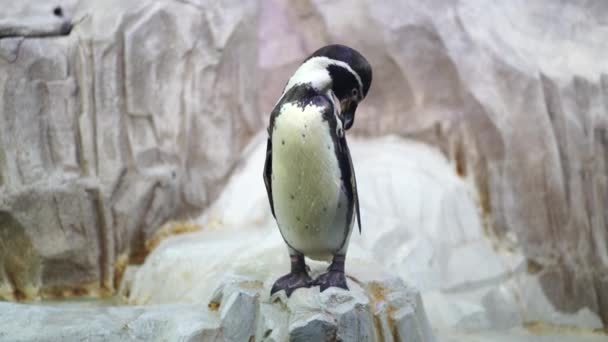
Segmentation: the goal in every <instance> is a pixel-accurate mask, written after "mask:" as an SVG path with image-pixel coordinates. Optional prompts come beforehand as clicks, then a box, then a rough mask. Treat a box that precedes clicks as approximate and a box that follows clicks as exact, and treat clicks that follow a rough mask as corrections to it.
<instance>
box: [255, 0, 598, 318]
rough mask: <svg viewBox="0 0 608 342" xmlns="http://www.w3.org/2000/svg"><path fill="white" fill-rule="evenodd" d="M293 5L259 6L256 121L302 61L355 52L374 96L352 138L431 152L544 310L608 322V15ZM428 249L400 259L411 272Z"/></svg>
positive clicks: (510, 8)
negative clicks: (450, 171) (392, 139)
mask: <svg viewBox="0 0 608 342" xmlns="http://www.w3.org/2000/svg"><path fill="white" fill-rule="evenodd" d="M296 3H297V4H294V2H293V1H288V0H268V1H264V2H262V5H261V6H262V7H261V8H262V18H263V20H260V21H259V23H260V33H259V35H260V38H259V41H260V52H259V56H260V58H259V66H260V69H261V78H262V80H263V81H264V83H263V84H264V89H263V90H260V92H259V94H260V95H259V98H260V106H261V111H262V112H269V111H270V109H271V108H272V106H273V104H274V101H275V98H274V95H273V94H276V93H279V92H280V90H281V88H282V87H283V86H284V80H285V79H286V78H287V77H288V75H289V74H290V73H291V72H293V70H294V69H295V67H296V66H297V64H299V63H300V61H301V59H302V56H306V55H308V54H309V53H311V52H312V51H314V50H315V49H316V48H317V47H318V46H320V45H323V44H326V43H332V42H340V43H345V44H348V45H351V46H353V47H355V48H357V49H359V50H360V51H361V52H362V53H363V54H364V55H365V56H366V57H367V58H368V59H369V60H370V62H371V64H372V67H373V71H374V82H373V84H372V88H371V90H370V95H369V97H368V98H367V99H366V100H365V102H363V103H362V104H361V105H360V106H359V110H358V111H357V119H356V122H355V125H354V126H353V127H354V128H353V131H354V132H356V133H360V134H365V135H372V136H376V135H379V134H385V133H397V134H400V135H402V136H407V137H412V138H415V139H419V140H423V141H426V142H429V143H431V144H433V145H435V146H437V147H439V148H440V149H441V150H442V152H443V154H444V155H446V156H448V158H449V160H450V161H451V163H452V164H453V165H454V168H455V169H456V170H457V172H458V173H459V174H461V175H462V176H463V177H464V178H466V179H467V181H469V182H471V183H472V184H474V189H475V190H474V191H473V192H474V196H475V198H476V202H477V203H478V206H479V207H480V208H481V210H482V211H481V213H482V216H481V217H482V222H483V225H484V231H485V232H486V233H487V234H488V235H489V236H492V237H493V240H494V241H493V244H494V245H495V246H496V247H497V248H499V249H504V250H511V249H513V248H516V249H520V250H522V251H523V253H524V259H526V261H527V260H529V261H530V262H531V263H532V264H533V265H537V266H539V267H538V268H539V270H538V274H537V277H538V280H539V281H540V285H541V289H542V292H543V294H544V296H545V297H546V298H547V299H548V300H549V302H550V303H551V305H552V306H553V307H554V308H555V309H557V310H559V311H560V312H562V313H564V314H573V313H574V314H576V312H578V311H580V310H584V309H585V308H588V309H589V310H591V311H593V312H595V313H597V314H599V315H600V316H601V317H603V321H604V322H605V323H606V322H608V247H607V246H608V230H607V229H606V227H607V226H608V216H607V214H606V213H607V212H608V211H606V210H605V208H606V202H607V199H608V182H606V174H607V165H608V157H607V156H608V133H607V132H608V107H607V105H606V103H608V63H606V62H605V61H606V60H607V59H608V43H607V42H608V39H606V37H608V26H606V22H605V18H606V17H608V2H606V1H602V0H596V1H569V0H538V1H526V0H513V1H501V2H496V1H489V0H437V1H417V0H388V1H373V0H354V1H351V0H337V1H327V0H309V1H297V2H296ZM467 205H468V204H467ZM455 208H458V207H457V206H455V207H452V208H449V209H445V210H456V209H455ZM423 218H424V219H425V220H429V219H434V216H430V217H429V216H423ZM463 225H464V226H470V225H469V224H463ZM447 231H449V232H450V233H448V234H451V232H452V231H451V230H449V229H448V230H447ZM459 233H460V232H459ZM445 238H446V239H451V238H452V237H451V236H450V235H445ZM456 238H457V237H456ZM425 244H428V243H427V242H426V241H425V240H424V239H423V238H420V241H417V242H416V243H415V245H413V246H412V247H411V248H412V250H413V251H418V252H416V253H417V254H416V258H425V257H426V256H425V255H420V254H419V253H420V252H419V249H417V248H420V247H419V246H421V245H425ZM453 252H454V253H455V254H454V257H455V258H458V257H463V258H468V257H470V255H466V254H463V253H462V251H456V250H454V251H453ZM484 255H487V253H485V254H484ZM410 260H413V256H412V258H410ZM450 262H460V261H459V260H451V261H450ZM412 263H415V264H419V263H418V261H416V262H414V261H413V262H412ZM400 265H403V264H400ZM490 265H491V264H488V268H486V271H489V272H491V271H492V270H494V269H496V270H498V269H500V268H494V267H492V269H490V268H489V266H490ZM441 267H443V266H441ZM473 271H475V272H477V271H479V272H482V270H473ZM499 272H500V271H499ZM488 275H489V276H492V277H494V278H496V277H501V275H500V274H499V273H496V274H493V275H491V274H488ZM462 276H463V279H464V277H465V276H466V277H468V276H474V275H471V274H464V273H463V274H462ZM416 279H425V278H424V277H417V278H416ZM453 280H454V281H455V282H454V283H451V284H450V285H449V286H456V287H458V286H459V284H458V283H459V282H460V283H461V280H462V279H461V280H458V279H453ZM480 280H482V279H481V278H474V279H472V281H473V282H475V283H478V282H479V281H480ZM436 283H437V282H436Z"/></svg>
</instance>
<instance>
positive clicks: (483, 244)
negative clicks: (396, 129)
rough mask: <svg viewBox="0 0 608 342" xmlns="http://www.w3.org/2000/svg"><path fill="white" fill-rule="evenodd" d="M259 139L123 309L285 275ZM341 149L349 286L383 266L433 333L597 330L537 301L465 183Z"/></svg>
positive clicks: (419, 154) (405, 159)
mask: <svg viewBox="0 0 608 342" xmlns="http://www.w3.org/2000/svg"><path fill="white" fill-rule="evenodd" d="M264 139H265V136H264V135H263V133H262V134H261V135H260V136H258V137H257V138H256V139H255V140H254V141H253V142H252V144H251V145H250V147H248V148H247V149H246V153H245V157H244V158H243V160H242V161H240V162H239V164H238V165H237V169H236V173H235V175H234V176H233V177H232V178H231V179H230V181H229V182H228V184H227V186H226V188H225V191H224V192H223V193H222V195H221V196H220V197H219V198H218V200H217V201H216V202H215V203H214V204H213V205H212V206H211V208H210V209H209V210H208V211H206V213H205V214H204V215H203V216H202V217H201V218H200V219H199V223H200V224H201V225H203V226H204V227H207V228H206V229H203V231H202V232H199V233H196V234H193V235H189V236H182V237H175V238H172V239H171V240H168V241H166V242H165V243H164V244H162V245H161V246H160V247H159V249H158V250H157V251H155V252H154V253H152V254H151V255H150V256H149V258H148V259H147V261H146V263H145V264H144V265H143V266H142V267H141V268H140V269H139V270H138V271H137V273H136V274H135V278H134V282H133V287H132V288H131V296H130V301H131V303H133V304H146V303H149V304H154V303H167V302H173V301H179V302H182V301H183V302H193V301H194V302H202V303H204V302H205V300H207V298H211V293H212V291H213V289H215V288H216V287H218V286H220V285H221V284H222V282H223V281H224V280H223V277H230V276H231V275H234V274H236V275H239V276H244V277H248V279H254V280H257V281H261V282H262V283H263V287H264V288H265V289H268V288H270V286H271V284H272V281H273V280H274V279H276V278H277V277H278V276H280V275H282V274H283V273H286V272H287V270H288V260H287V253H286V251H285V247H284V244H283V242H282V241H281V237H280V234H279V233H278V230H277V229H276V227H275V223H274V221H273V219H272V215H271V214H270V211H269V207H268V202H267V198H266V193H265V189H264V185H263V183H261V182H260V181H259V179H260V177H261V176H260V170H262V168H261V167H262V164H263V161H264V152H265V141H264ZM350 145H351V151H352V153H353V160H354V163H355V168H356V172H357V180H358V188H359V193H360V194H361V208H362V221H363V233H362V235H359V234H357V233H355V234H353V237H352V240H351V247H350V249H349V254H348V256H347V263H346V265H347V266H346V268H347V272H350V273H351V275H353V276H354V277H355V278H356V277H357V275H356V273H357V272H358V270H359V269H360V268H363V269H365V270H366V272H369V268H370V267H378V266H377V265H382V267H380V268H379V269H378V270H379V271H381V270H384V271H389V272H390V273H391V274H393V275H396V276H399V277H401V278H402V279H405V280H406V281H407V282H408V283H409V284H412V285H414V286H415V287H417V288H419V289H420V290H421V292H422V298H423V300H424V302H425V306H426V307H427V311H428V314H429V320H430V322H431V323H432V325H433V327H434V328H436V329H439V330H441V331H461V332H472V331H486V330H494V331H496V330H503V331H507V330H509V329H511V328H514V327H520V326H522V324H524V323H526V322H535V321H544V322H548V323H552V324H565V325H576V326H580V327H588V328H591V329H594V328H600V327H602V322H601V320H600V319H599V317H598V316H597V315H596V314H594V313H592V311H590V310H589V309H581V310H579V311H577V312H575V313H572V314H566V313H560V312H559V311H558V310H557V309H556V308H555V307H554V306H553V304H552V303H551V302H550V301H548V300H547V298H546V297H545V296H544V295H542V294H543V293H542V291H541V289H540V285H539V279H538V276H536V275H530V274H528V273H527V272H526V265H525V262H524V260H525V259H524V257H523V256H522V252H521V251H517V250H514V251H512V252H507V251H505V250H502V249H498V250H497V249H495V248H494V247H493V244H492V242H491V241H490V240H489V239H488V238H487V237H486V236H485V235H484V233H483V228H482V223H481V220H480V219H479V217H480V213H479V212H478V209H477V208H476V206H475V204H474V195H473V194H472V193H471V191H470V190H469V189H470V187H469V186H468V185H467V183H466V182H465V181H464V180H463V179H461V178H459V177H458V176H457V175H456V174H455V172H454V171H453V169H452V167H451V165H450V164H449V163H448V162H447V160H446V159H445V158H444V157H443V156H442V155H441V153H440V152H439V151H438V150H435V149H433V148H431V147H429V146H427V145H424V144H421V143H417V142H413V141H409V140H403V139H398V138H395V137H386V138H382V139H373V140H367V139H365V140H362V139H351V143H350ZM202 260H204V262H201V261H202ZM313 264H314V263H313ZM374 265H375V266H374ZM380 273H381V272H380ZM370 279H373V277H370ZM401 313H402V314H403V315H404V317H407V312H401ZM318 324H321V323H318ZM321 325H322V326H325V325H323V324H321ZM281 336H282V335H281Z"/></svg>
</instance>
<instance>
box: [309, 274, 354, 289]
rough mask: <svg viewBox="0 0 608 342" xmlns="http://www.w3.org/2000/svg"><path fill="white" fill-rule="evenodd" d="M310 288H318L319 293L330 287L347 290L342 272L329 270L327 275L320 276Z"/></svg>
mask: <svg viewBox="0 0 608 342" xmlns="http://www.w3.org/2000/svg"><path fill="white" fill-rule="evenodd" d="M312 286H320V287H321V292H323V291H325V290H327V289H328V288H330V287H339V288H341V289H345V290H348V286H347V285H346V276H345V275H344V272H343V271H335V270H330V271H328V272H327V273H323V274H321V275H320V276H319V277H317V279H315V280H314V281H313V283H312Z"/></svg>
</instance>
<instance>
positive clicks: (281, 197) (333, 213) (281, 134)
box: [271, 103, 352, 259]
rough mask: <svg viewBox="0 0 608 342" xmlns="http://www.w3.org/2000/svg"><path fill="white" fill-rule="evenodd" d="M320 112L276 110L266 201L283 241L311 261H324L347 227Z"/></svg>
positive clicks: (335, 162) (313, 108)
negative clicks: (269, 199)
mask: <svg viewBox="0 0 608 342" xmlns="http://www.w3.org/2000/svg"><path fill="white" fill-rule="evenodd" d="M322 113H323V108H321V107H317V106H315V105H312V104H311V105H307V106H306V107H304V108H302V107H300V106H298V105H296V104H291V103H287V104H285V105H283V106H282V107H281V112H280V114H279V115H278V116H277V117H276V120H275V122H274V129H273V131H272V179H271V182H272V197H273V203H274V211H275V216H276V219H277V223H278V225H279V229H280V230H281V234H282V235H283V237H284V238H285V240H286V242H287V243H288V244H289V245H290V246H291V247H292V248H294V249H296V250H297V251H299V252H301V253H304V254H305V255H306V256H308V257H311V258H313V259H327V258H329V257H331V255H332V254H333V253H336V252H337V251H338V249H340V247H341V246H343V244H344V240H345V236H347V233H348V232H349V230H350V228H351V223H352V222H350V221H352V220H348V219H347V211H348V203H347V197H346V194H345V193H344V190H343V189H344V187H343V185H342V180H341V172H340V168H339V164H338V160H337V158H336V154H335V144H334V141H333V140H332V136H331V134H330V130H329V126H328V122H327V121H325V120H323V114H322Z"/></svg>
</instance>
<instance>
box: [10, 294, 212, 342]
mask: <svg viewBox="0 0 608 342" xmlns="http://www.w3.org/2000/svg"><path fill="white" fill-rule="evenodd" d="M221 336H222V332H221V329H220V326H219V321H218V320H217V318H216V317H215V315H214V314H213V313H210V312H208V311H207V308H206V307H204V306H195V305H159V306H146V307H127V306H120V307H111V306H108V307H103V306H102V307H88V306H80V305H71V306H70V305H66V304H63V305H57V306H50V305H23V304H12V303H2V302H0V341H11V342H30V341H37V342H57V341H91V342H100V341H181V342H195V341H223V340H222V339H221Z"/></svg>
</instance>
